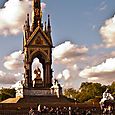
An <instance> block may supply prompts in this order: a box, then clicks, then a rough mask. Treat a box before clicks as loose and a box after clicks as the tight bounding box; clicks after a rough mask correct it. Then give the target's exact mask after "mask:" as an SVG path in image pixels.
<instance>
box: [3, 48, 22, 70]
mask: <svg viewBox="0 0 115 115" xmlns="http://www.w3.org/2000/svg"><path fill="white" fill-rule="evenodd" d="M4 67H5V68H6V69H8V70H17V69H22V67H23V55H22V51H21V50H20V51H16V52H13V53H12V54H10V55H9V56H6V57H5V62H4Z"/></svg>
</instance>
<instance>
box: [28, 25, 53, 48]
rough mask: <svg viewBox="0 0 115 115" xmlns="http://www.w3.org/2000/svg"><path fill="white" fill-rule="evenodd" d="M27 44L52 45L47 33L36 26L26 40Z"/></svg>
mask: <svg viewBox="0 0 115 115" xmlns="http://www.w3.org/2000/svg"><path fill="white" fill-rule="evenodd" d="M27 44H28V45H47V46H52V42H51V41H50V39H49V38H48V37H47V35H46V34H45V33H44V32H43V31H42V30H41V29H40V28H39V27H38V28H36V30H35V31H34V32H33V33H32V35H31V36H30V37H29V39H28V41H27Z"/></svg>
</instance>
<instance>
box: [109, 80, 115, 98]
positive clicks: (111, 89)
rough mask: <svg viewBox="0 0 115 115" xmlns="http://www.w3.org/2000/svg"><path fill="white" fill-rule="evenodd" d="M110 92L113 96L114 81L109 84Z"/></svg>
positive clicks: (114, 92) (114, 89) (114, 90)
mask: <svg viewBox="0 0 115 115" xmlns="http://www.w3.org/2000/svg"><path fill="white" fill-rule="evenodd" d="M109 89H110V92H111V94H112V95H113V96H114V97H115V81H114V82H113V83H112V84H111V85H110V86H109Z"/></svg>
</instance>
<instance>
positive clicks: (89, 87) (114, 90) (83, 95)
mask: <svg viewBox="0 0 115 115" xmlns="http://www.w3.org/2000/svg"><path fill="white" fill-rule="evenodd" d="M106 88H109V90H110V91H111V94H112V95H113V96H115V82H113V83H112V84H111V85H110V86H105V85H102V84H100V83H92V82H83V83H82V84H81V86H80V88H79V89H78V90H75V89H73V88H69V89H65V90H64V95H65V96H66V97H68V98H72V99H74V100H77V101H78V102H85V101H88V100H90V99H94V98H97V97H98V98H101V97H102V94H103V92H104V91H105V90H106Z"/></svg>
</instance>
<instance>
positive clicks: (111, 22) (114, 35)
mask: <svg viewBox="0 0 115 115" xmlns="http://www.w3.org/2000/svg"><path fill="white" fill-rule="evenodd" d="M100 34H101V36H102V38H103V42H104V43H105V45H106V47H114V46H115V15H114V16H113V17H112V18H110V19H108V20H106V21H105V24H104V25H103V26H102V27H101V28H100Z"/></svg>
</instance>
